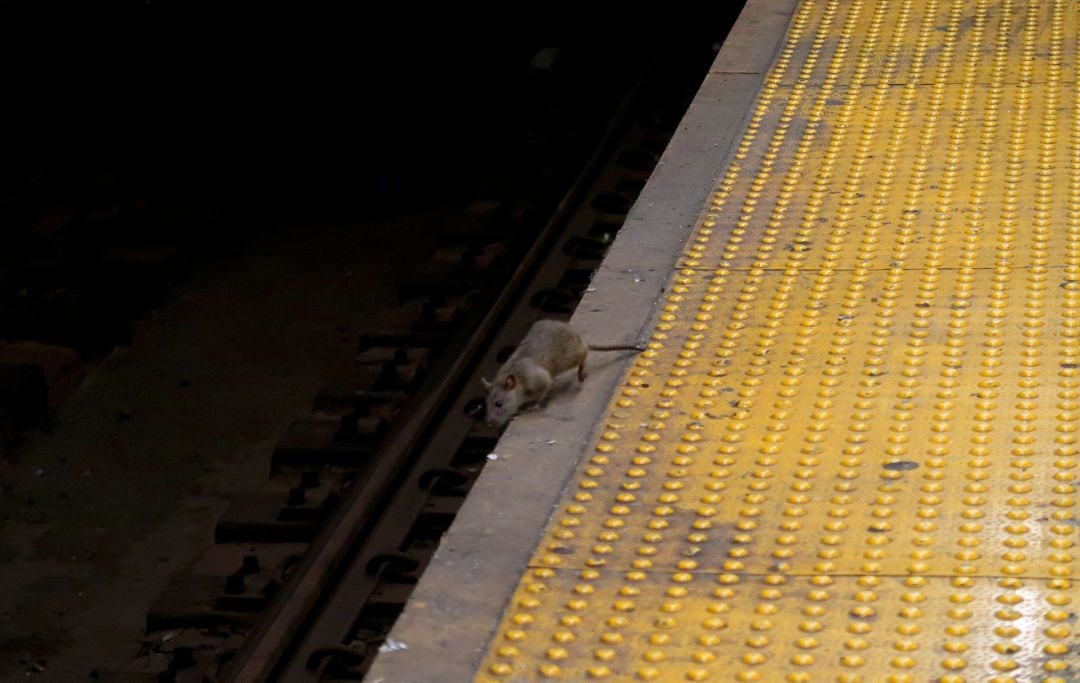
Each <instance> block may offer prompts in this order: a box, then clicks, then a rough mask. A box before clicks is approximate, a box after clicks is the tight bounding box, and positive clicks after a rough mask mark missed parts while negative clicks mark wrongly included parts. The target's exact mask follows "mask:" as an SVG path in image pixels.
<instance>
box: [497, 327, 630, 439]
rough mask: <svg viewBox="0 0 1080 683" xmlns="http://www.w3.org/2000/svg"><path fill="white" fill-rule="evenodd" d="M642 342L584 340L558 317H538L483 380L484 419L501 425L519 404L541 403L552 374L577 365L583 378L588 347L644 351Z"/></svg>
mask: <svg viewBox="0 0 1080 683" xmlns="http://www.w3.org/2000/svg"><path fill="white" fill-rule="evenodd" d="M644 350H645V346H644V345H641V344H623V345H613V346H600V345H592V344H588V343H586V342H585V340H584V339H582V337H581V335H580V334H578V332H577V330H575V329H574V328H572V327H570V325H568V324H567V323H564V322H559V321H558V320H537V321H536V322H535V323H533V326H532V327H531V328H530V329H529V332H528V334H526V335H525V338H524V339H522V340H521V344H519V345H518V347H517V349H515V351H514V353H513V354H512V355H511V356H510V358H508V359H507V360H506V363H504V364H503V366H502V367H501V368H499V372H498V373H496V375H495V381H493V382H489V381H487V380H486V379H485V380H483V381H484V387H485V388H487V390H488V395H487V404H486V409H485V412H484V415H485V418H484V421H485V422H486V423H487V425H488V426H489V427H493V428H497V427H502V426H503V425H505V424H506V423H507V421H509V419H510V418H512V417H513V416H514V415H515V414H516V413H517V412H518V411H519V410H521V408H523V407H525V406H528V405H540V404H543V402H544V399H546V398H547V395H548V392H549V391H550V390H551V384H552V382H553V380H554V378H555V377H556V376H558V375H561V374H562V373H564V372H567V371H569V370H573V369H574V368H577V372H578V381H579V382H584V381H585V377H586V373H585V357H586V356H588V355H589V351H644Z"/></svg>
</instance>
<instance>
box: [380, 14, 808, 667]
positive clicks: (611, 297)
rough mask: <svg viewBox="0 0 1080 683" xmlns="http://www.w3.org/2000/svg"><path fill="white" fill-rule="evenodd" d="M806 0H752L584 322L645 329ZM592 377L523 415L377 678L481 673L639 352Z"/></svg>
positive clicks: (448, 538)
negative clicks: (518, 590) (514, 596)
mask: <svg viewBox="0 0 1080 683" xmlns="http://www.w3.org/2000/svg"><path fill="white" fill-rule="evenodd" d="M797 5H798V0H748V2H747V3H746V6H745V7H744V8H743V11H742V13H741V14H740V16H739V19H738V21H737V22H736V24H735V26H734V28H733V29H732V30H731V33H730V34H729V36H728V38H727V40H726V41H725V43H724V46H723V48H722V49H721V51H720V53H719V54H718V55H717V58H716V60H715V62H714V64H713V66H712V68H711V69H710V72H709V74H708V76H707V77H706V78H705V80H704V82H703V83H702V86H701V89H700V90H699V91H698V94H697V96H696V97H695V99H694V102H693V103H692V104H691V106H690V108H689V110H688V111H687V113H686V115H685V116H684V118H683V120H682V122H681V123H680V125H679V129H678V130H677V131H676V133H675V136H674V137H673V138H672V140H671V143H670V144H669V145H668V148H667V149H666V150H665V152H664V154H663V156H662V157H661V159H660V163H659V164H658V166H657V168H656V169H655V171H654V172H653V174H652V176H651V178H650V179H649V182H648V184H647V185H646V186H645V189H644V190H643V191H642V193H641V195H640V197H639V198H638V200H637V203H636V204H635V205H634V207H633V208H632V209H631V211H630V213H629V215H628V216H627V219H626V224H625V226H624V227H623V229H622V230H621V231H620V233H619V237H618V239H617V240H616V241H615V243H614V245H613V246H612V248H611V250H610V251H609V252H608V256H607V258H606V259H605V260H604V262H603V264H602V265H601V267H600V269H599V270H598V271H597V273H596V276H595V277H594V279H593V283H592V285H593V288H594V289H595V291H592V292H590V293H588V294H587V295H586V297H585V299H584V300H583V301H582V303H581V305H580V306H579V307H578V309H577V312H576V313H575V314H574V317H573V323H574V325H575V326H577V327H578V328H579V329H581V330H583V331H584V332H585V334H586V336H588V337H589V338H590V339H593V340H596V341H597V342H601V343H614V342H617V341H629V340H633V339H641V338H642V336H643V335H645V334H646V333H647V331H648V330H649V329H651V327H652V324H653V319H654V316H655V314H656V304H657V302H658V301H659V300H660V298H661V296H662V295H663V293H664V287H665V285H666V283H667V279H668V275H669V273H670V272H671V269H672V268H673V267H674V265H675V263H676V259H677V257H678V254H679V253H680V251H681V250H682V248H683V246H684V244H685V242H686V240H687V239H688V237H689V235H690V232H691V231H692V229H693V227H694V225H695V224H696V221H697V220H698V218H699V216H700V213H701V209H702V207H703V206H704V203H705V200H706V197H707V196H708V194H709V193H710V192H711V191H712V190H713V189H714V187H715V185H716V182H717V179H718V177H719V175H720V174H721V173H722V172H723V170H724V169H725V168H726V166H727V164H728V160H729V155H730V154H731V152H732V151H733V149H734V143H735V141H736V140H737V139H738V138H739V136H740V135H741V134H742V133H743V131H744V130H745V128H746V123H747V117H748V115H749V113H750V111H751V107H752V106H753V104H754V102H755V100H756V98H757V94H758V92H759V90H760V88H761V85H762V82H763V80H764V75H765V73H766V71H767V69H768V68H769V66H770V65H771V64H772V61H773V57H774V55H775V53H776V51H777V49H779V47H780V46H781V45H782V44H783V40H784V38H785V37H786V35H787V31H788V25H789V23H790V19H791V16H792V15H793V14H794V12H795V9H796V7H797ZM595 358H596V360H595V361H594V364H593V366H592V368H591V370H590V373H591V374H590V377H589V380H588V382H587V384H586V385H585V386H586V389H585V390H582V391H579V392H577V393H574V394H569V395H564V396H561V397H555V398H553V400H552V402H551V404H550V406H549V407H548V409H547V410H545V411H544V412H541V413H532V414H529V415H527V416H525V417H523V418H520V419H517V420H515V421H514V422H513V423H512V425H511V426H510V428H509V429H508V430H507V432H506V433H505V434H504V436H503V438H502V439H501V440H500V441H499V443H498V446H497V447H496V451H495V452H496V454H497V456H498V458H497V459H496V460H495V461H493V462H491V463H489V465H488V466H487V467H486V468H485V470H484V472H483V475H482V476H481V478H480V480H479V481H478V482H477V484H476V486H475V487H474V488H473V490H472V492H471V494H470V495H469V497H468V499H467V500H466V502H465V505H464V506H463V507H462V509H461V511H460V513H459V515H458V517H457V519H456V521H455V522H454V524H453V526H452V527H451V528H450V530H449V531H448V532H447V533H446V535H445V536H444V537H443V539H442V543H441V544H440V546H439V549H438V551H437V552H436V554H435V557H434V559H433V560H432V563H431V564H430V566H429V567H428V569H427V571H426V572H425V574H424V576H423V577H422V579H421V580H420V583H419V584H418V586H417V588H416V590H415V591H414V593H413V595H412V597H411V598H410V600H409V603H408V605H407V607H406V609H405V612H404V613H403V614H402V616H401V618H400V619H399V620H398V622H397V624H396V625H395V627H394V629H393V631H392V633H391V634H390V638H391V639H393V640H394V641H395V642H396V643H399V644H401V645H403V646H404V649H395V650H392V651H387V652H385V653H383V654H380V655H379V657H378V658H377V659H376V661H375V663H374V665H373V666H372V669H371V670H370V672H369V673H368V676H367V678H366V679H365V680H367V681H368V682H369V683H435V682H457V681H461V682H464V681H469V680H472V678H473V677H474V676H475V674H476V669H477V667H478V666H479V664H480V662H481V660H482V658H483V655H484V652H485V651H486V648H487V646H488V643H489V641H490V640H491V637H492V634H493V632H494V630H495V628H496V627H497V626H498V624H499V620H500V619H501V616H502V613H503V610H504V609H505V607H506V604H507V602H508V600H509V599H510V597H511V595H512V594H513V591H514V589H515V588H516V586H517V581H518V577H519V576H520V574H521V572H522V570H523V569H524V568H525V566H526V565H527V562H528V560H529V557H530V556H531V554H532V552H533V549H534V547H535V545H536V542H537V540H538V538H539V537H540V535H541V534H542V533H543V531H544V529H545V527H546V525H547V522H548V519H549V518H550V516H551V514H552V512H553V511H554V507H555V505H556V503H557V502H558V500H559V497H560V496H561V495H562V492H563V491H564V489H565V487H566V485H567V483H568V481H569V479H570V477H571V476H572V475H573V473H574V471H575V469H576V468H577V465H578V463H579V462H580V459H581V457H583V454H584V453H585V452H586V450H585V449H586V447H587V446H588V443H589V441H590V440H591V438H592V435H593V432H594V430H595V428H596V424H597V422H598V421H599V420H600V419H602V417H603V414H604V411H605V410H606V408H607V405H608V402H609V401H610V398H611V396H612V395H613V393H614V391H615V388H616V386H617V384H618V382H619V381H620V379H621V378H622V376H623V373H624V372H625V371H626V369H627V368H628V367H629V364H630V358H628V357H626V356H618V355H617V354H611V355H610V356H609V355H607V354H605V355H604V356H603V357H601V356H600V355H599V354H598V355H597V356H596V357H595Z"/></svg>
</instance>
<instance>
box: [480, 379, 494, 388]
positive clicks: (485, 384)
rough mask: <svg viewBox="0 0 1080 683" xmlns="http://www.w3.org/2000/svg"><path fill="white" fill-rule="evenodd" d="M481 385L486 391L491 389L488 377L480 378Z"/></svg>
mask: <svg viewBox="0 0 1080 683" xmlns="http://www.w3.org/2000/svg"><path fill="white" fill-rule="evenodd" d="M480 383H481V384H483V385H484V388H485V389H490V388H491V382H489V381H488V378H487V377H481V378H480Z"/></svg>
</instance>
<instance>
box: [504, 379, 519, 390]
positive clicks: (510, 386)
mask: <svg viewBox="0 0 1080 683" xmlns="http://www.w3.org/2000/svg"><path fill="white" fill-rule="evenodd" d="M516 386H517V377H514V376H513V375H507V376H506V390H507V391H513V390H514V387H516Z"/></svg>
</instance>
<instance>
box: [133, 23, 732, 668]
mask: <svg viewBox="0 0 1080 683" xmlns="http://www.w3.org/2000/svg"><path fill="white" fill-rule="evenodd" d="M725 30H726V29H725V27H718V28H717V29H715V31H714V32H715V33H719V34H720V35H718V36H715V35H714V36H712V40H713V41H716V40H719V39H722V37H723V32H724V31H725ZM694 48H695V49H696V51H695V49H690V48H688V47H687V46H686V45H685V44H682V43H676V42H675V41H674V40H671V39H670V38H668V39H665V40H664V41H661V42H659V43H658V47H656V49H655V52H654V54H653V57H652V59H651V60H649V61H648V62H647V65H646V66H645V67H644V68H643V69H642V72H641V74H640V77H639V78H638V79H637V81H636V82H635V83H634V85H633V86H632V87H631V88H629V90H628V91H627V92H626V93H625V95H624V97H623V99H622V101H621V103H620V104H619V105H618V108H617V112H616V115H615V116H614V117H612V119H611V121H610V124H609V126H608V128H607V130H606V132H605V133H604V135H603V137H602V139H601V140H600V142H599V144H598V145H597V146H596V149H595V151H594V153H593V154H592V157H591V158H590V159H589V161H588V163H587V164H586V165H585V167H584V169H583V170H582V171H581V173H580V174H579V176H578V178H577V180H576V182H574V184H573V186H572V187H571V188H570V190H569V191H568V192H567V193H566V195H565V196H564V197H563V199H562V201H561V202H559V203H558V206H557V207H556V209H555V211H554V213H553V214H552V215H551V216H550V218H549V219H548V220H547V221H546V223H545V224H544V225H543V227H542V229H541V230H540V231H539V232H538V234H537V235H536V238H535V240H531V241H528V242H527V243H524V244H521V245H520V247H519V248H518V249H517V250H516V251H515V248H514V245H513V243H512V242H509V243H508V242H507V241H505V240H499V239H493V238H492V237H491V236H487V237H479V238H477V237H473V238H468V239H464V240H460V241H458V242H457V243H456V244H455V243H454V240H453V239H449V240H448V247H450V248H448V249H447V250H445V251H444V254H446V253H450V254H454V256H453V258H455V259H456V260H457V262H458V264H459V267H458V268H456V269H455V270H454V271H453V272H452V276H451V277H449V278H444V279H441V280H436V281H434V282H432V283H429V284H428V285H425V286H424V287H420V288H417V289H413V290H410V291H407V292H403V293H402V294H403V296H402V299H403V301H406V302H407V303H408V304H409V305H411V306H412V309H411V310H414V311H415V316H414V317H413V319H412V320H411V324H410V325H408V326H407V327H398V328H394V329H388V330H386V331H384V332H376V333H370V334H364V335H362V336H361V338H360V339H359V340H358V347H357V355H356V358H355V362H354V365H353V367H352V368H351V369H350V370H349V371H348V372H346V373H343V374H342V376H339V377H335V378H333V379H332V380H331V381H329V382H328V383H327V384H326V385H325V386H324V388H323V389H322V390H321V391H320V392H319V394H318V396H316V397H315V399H314V401H313V410H312V413H311V415H310V416H307V417H305V418H303V419H300V420H297V421H296V422H295V423H294V424H293V425H292V427H291V428H290V430H289V432H288V433H287V434H286V436H285V437H284V438H283V439H282V440H281V442H280V443H279V444H278V446H277V448H276V449H275V450H274V453H273V456H272V462H271V473H270V477H269V479H268V481H267V483H266V485H265V486H264V487H263V488H262V490H259V491H255V492H252V493H248V494H240V495H238V496H237V497H236V499H235V500H234V502H233V503H232V505H231V507H230V509H229V510H228V511H227V512H226V513H225V514H224V516H223V517H222V518H221V519H220V520H219V522H218V524H217V527H216V539H215V540H216V544H215V545H214V546H213V547H212V548H210V549H208V551H207V552H206V553H205V554H204V555H203V557H202V558H200V559H199V561H198V562H196V563H195V565H193V566H192V567H191V568H190V569H189V570H187V571H185V572H183V573H182V574H180V575H178V576H176V577H174V579H173V581H172V582H171V583H170V585H169V586H168V587H167V588H166V590H165V591H164V592H163V594H162V595H161V597H160V599H159V600H158V601H157V603H156V604H155V605H154V606H153V607H152V608H151V610H150V611H149V613H148V616H147V636H146V638H145V640H144V647H143V649H142V651H140V653H139V654H138V656H137V657H136V660H138V661H139V662H140V664H141V665H143V670H150V671H154V672H155V673H154V674H153V675H154V676H156V678H157V680H159V681H179V682H183V681H217V680H229V681H245V682H246V681H252V682H254V681H265V680H288V681H338V680H359V679H361V678H363V675H364V673H365V671H366V670H367V668H368V666H370V664H371V661H372V660H373V658H374V655H375V654H376V653H377V652H378V651H379V648H380V647H383V648H385V647H397V646H399V645H398V644H395V643H392V642H389V643H388V642H385V638H386V634H387V633H388V632H389V630H390V628H391V626H392V625H393V623H394V620H395V619H396V617H397V615H398V614H399V613H400V612H401V611H402V609H403V608H404V605H405V603H406V601H407V599H408V596H409V594H410V592H411V590H412V587H413V586H414V585H415V583H416V581H417V579H418V577H419V576H420V574H421V573H422V572H423V571H424V568H425V566H426V564H427V563H428V561H429V560H430V558H431V556H432V554H433V553H434V551H435V549H436V547H437V545H438V542H439V538H440V537H441V535H442V534H443V532H445V531H446V529H447V528H449V526H450V524H451V523H452V522H453V519H454V516H455V514H456V512H457V510H458V508H459V507H460V505H461V504H462V502H463V501H464V498H465V496H466V495H467V493H468V491H469V489H470V488H471V486H472V484H473V482H475V481H476V479H477V477H478V476H479V474H480V472H481V471H482V469H483V467H484V465H485V464H486V463H487V462H489V460H490V459H492V458H496V457H497V455H495V454H494V453H493V452H492V451H493V450H494V446H495V443H496V441H497V439H498V436H499V435H498V433H496V432H494V431H491V430H489V429H487V428H486V427H484V426H483V424H482V422H481V421H479V420H478V419H477V418H478V417H481V416H482V410H483V401H482V385H481V382H480V378H481V377H484V376H491V375H492V374H493V372H494V370H495V368H496V367H497V366H498V364H500V363H501V362H502V361H503V360H505V358H506V357H507V356H508V355H509V353H511V352H512V350H513V345H514V344H515V343H516V341H517V340H518V339H520V338H521V336H522V335H523V334H524V332H525V331H526V330H527V329H528V327H529V326H530V325H531V324H532V322H534V321H535V320H537V319H539V318H542V317H543V318H556V319H568V318H569V317H570V314H571V313H572V312H573V310H574V309H575V307H576V305H577V303H578V302H579V300H580V299H581V297H582V296H583V294H584V293H585V292H586V291H587V289H588V287H589V283H590V278H591V276H592V273H593V271H594V270H595V268H596V267H597V266H598V265H599V264H600V261H601V260H602V259H603V257H604V254H605V252H606V250H607V247H608V246H609V245H610V244H611V242H612V241H613V240H614V238H615V236H616V234H617V232H618V230H619V228H620V226H621V224H622V221H623V218H624V217H625V214H626V212H627V211H628V210H629V208H630V207H631V205H632V204H633V202H634V200H635V199H636V197H637V194H638V193H639V192H640V190H641V189H642V187H643V186H644V184H645V182H646V180H647V179H648V177H649V175H650V173H651V171H652V169H653V167H654V166H655V164H656V162H657V160H658V159H659V156H660V154H661V152H662V151H663V149H664V148H665V147H666V145H667V142H668V140H669V138H670V137H671V135H672V133H673V132H674V130H675V127H676V126H677V124H678V122H679V120H680V119H681V116H682V114H683V112H684V111H685V109H686V107H687V106H688V104H689V102H690V101H691V99H692V98H693V96H694V93H695V92H696V87H697V84H698V81H699V80H700V77H701V76H702V75H703V74H704V70H705V68H707V66H708V64H709V61H710V60H709V56H710V50H709V49H708V48H709V45H708V44H706V46H705V48H704V49H701V46H700V45H696V46H694ZM694 68H696V69H698V70H697V71H696V72H694V71H693V69H694ZM673 73H678V74H680V75H681V76H683V78H673V77H672V74H673ZM455 249H456V251H455ZM511 264H512V265H511Z"/></svg>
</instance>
